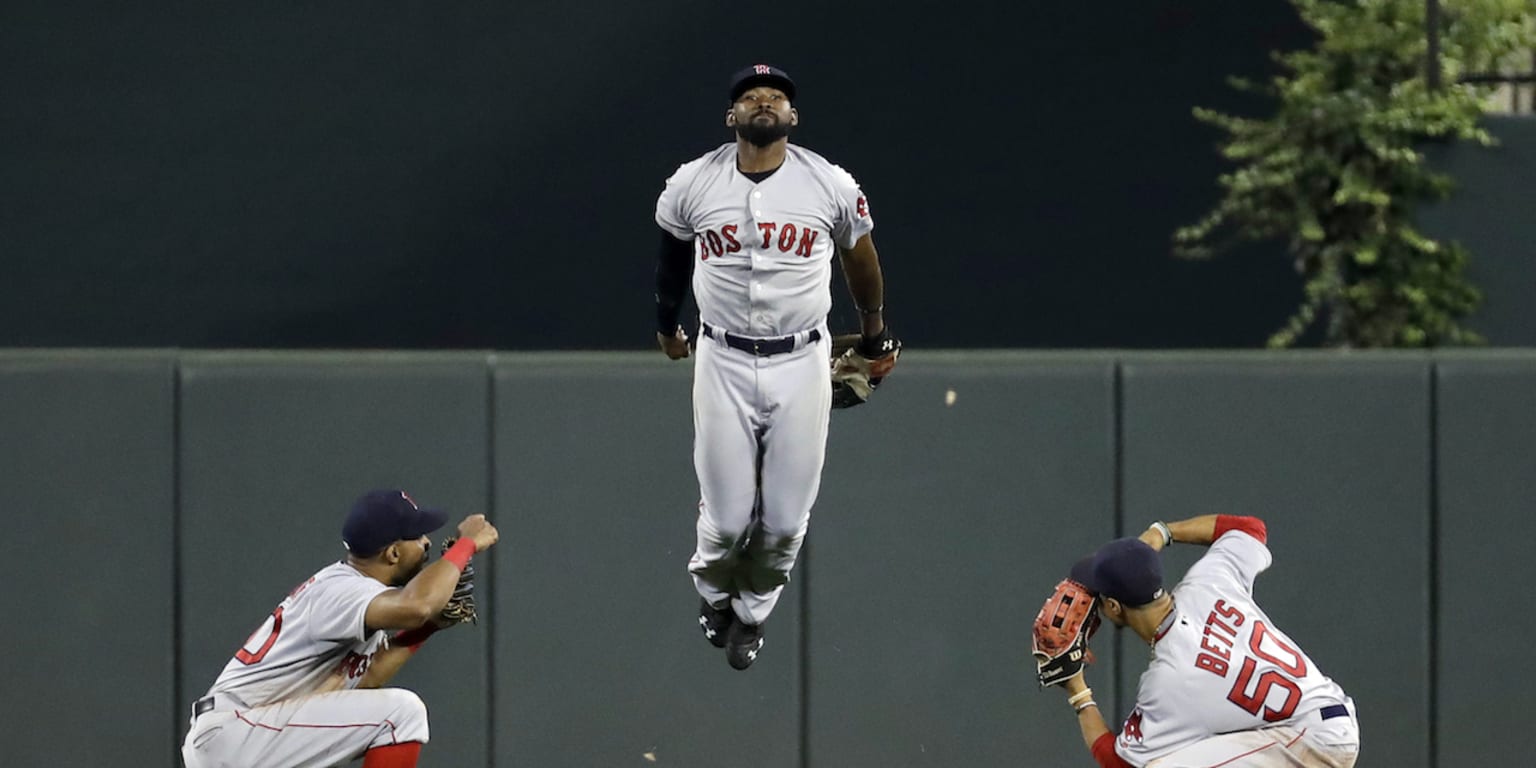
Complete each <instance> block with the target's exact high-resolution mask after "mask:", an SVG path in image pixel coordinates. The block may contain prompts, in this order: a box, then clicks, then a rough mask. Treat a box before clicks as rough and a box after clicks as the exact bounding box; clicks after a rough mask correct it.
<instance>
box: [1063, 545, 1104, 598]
mask: <svg viewBox="0 0 1536 768" xmlns="http://www.w3.org/2000/svg"><path fill="white" fill-rule="evenodd" d="M1067 578H1069V579H1071V580H1073V581H1075V582H1077V583H1079V584H1081V585H1083V586H1084V587H1087V588H1088V591H1089V592H1092V593H1093V594H1094V596H1095V597H1097V596H1098V594H1099V588H1098V585H1096V584H1094V583H1093V555H1092V554H1088V555H1084V556H1083V557H1082V559H1080V560H1078V561H1077V562H1075V563H1073V564H1072V570H1071V572H1070V573H1068V574H1067Z"/></svg>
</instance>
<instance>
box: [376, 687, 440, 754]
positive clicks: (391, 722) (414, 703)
mask: <svg viewBox="0 0 1536 768" xmlns="http://www.w3.org/2000/svg"><path fill="white" fill-rule="evenodd" d="M379 693H380V694H382V695H383V697H384V701H385V702H387V703H386V705H385V710H386V712H387V714H386V716H385V731H386V733H383V734H380V735H381V737H383V738H382V741H383V743H396V744H398V743H401V742H406V741H419V742H421V743H423V744H425V743H427V740H428V737H429V736H430V735H431V733H430V731H429V729H428V728H427V705H426V703H425V702H423V701H422V700H421V697H420V696H417V695H416V693H415V692H414V691H408V690H406V689H404V688H381V689H379Z"/></svg>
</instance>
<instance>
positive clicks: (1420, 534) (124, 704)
mask: <svg viewBox="0 0 1536 768" xmlns="http://www.w3.org/2000/svg"><path fill="white" fill-rule="evenodd" d="M688 375H689V372H688V366H687V364H681V365H672V364H668V363H667V362H666V361H664V360H662V359H661V358H660V356H659V355H654V354H645V355H626V354H528V355H510V354H495V355H490V354H485V353H442V354H404V353H213V352H186V353H175V352H169V351H167V352H134V353H116V352H108V351H93V352H55V351H11V352H0V510H4V512H3V515H4V519H5V521H6V524H7V530H8V531H9V532H10V533H11V534H12V536H13V539H14V543H15V546H13V547H12V549H11V551H10V552H9V553H8V555H7V557H6V558H4V560H3V562H4V576H5V581H6V583H7V584H8V585H9V589H8V594H9V597H8V598H7V602H6V606H7V608H8V609H9V610H8V613H10V614H11V615H12V616H13V617H18V618H17V619H16V620H14V621H13V622H12V624H11V627H10V629H9V630H7V633H6V636H7V638H8V641H7V642H6V644H5V646H4V647H5V650H6V652H5V654H4V655H3V657H0V658H3V661H0V664H3V665H4V666H3V679H5V680H6V681H8V687H7V690H11V691H15V692H25V695H12V696H4V697H0V720H3V721H4V722H6V723H8V728H9V730H8V733H10V734H11V736H10V746H9V747H8V749H9V754H10V755H11V759H10V761H9V762H8V763H7V764H8V765H16V766H26V767H27V768H31V767H33V766H36V767H38V768H42V767H44V766H60V765H103V764H119V763H116V762H114V760H115V759H117V758H118V756H121V755H123V754H132V755H135V756H136V758H135V761H134V763H133V764H135V765H146V766H148V765H173V764H174V755H175V754H176V752H175V749H176V745H177V744H178V743H179V740H180V737H181V732H182V731H183V729H184V728H185V723H186V716H187V707H188V704H189V702H190V700H191V699H193V698H195V697H196V696H197V695H199V694H200V693H201V692H202V691H203V690H204V689H205V688H206V687H207V685H208V684H209V683H210V682H211V681H212V679H213V677H214V676H215V675H216V674H217V672H218V670H219V668H220V667H221V666H222V665H223V663H224V662H225V661H226V660H227V658H228V656H229V654H230V653H231V652H232V649H233V648H235V647H236V646H237V645H238V643H239V642H240V641H241V640H242V639H243V638H244V637H245V636H246V635H247V634H249V632H250V630H251V628H252V627H253V626H254V625H255V624H256V623H257V622H259V620H260V619H261V617H262V616H263V615H264V614H265V613H266V612H267V611H268V610H269V609H270V607H271V605H272V604H273V603H274V602H275V601H276V600H277V599H279V598H280V597H281V596H282V595H283V594H284V593H285V592H286V591H287V590H288V589H289V587H291V585H292V584H293V583H295V582H296V581H298V580H300V579H302V578H304V577H305V576H307V575H308V574H309V573H311V572H312V571H314V570H315V569H317V568H318V567H320V566H321V565H323V564H324V563H325V562H326V561H328V560H330V559H331V558H334V557H337V556H338V555H339V554H340V548H339V544H338V540H337V539H338V533H337V529H338V526H339V522H340V518H341V515H342V513H343V510H345V508H346V506H347V505H348V503H349V502H350V500H351V499H352V497H353V496H355V495H356V494H357V493H358V492H359V491H361V490H363V489H366V488H370V487H375V486H403V487H406V488H408V489H410V490H411V491H412V492H413V494H414V495H415V496H416V497H417V498H419V499H422V500H423V501H425V502H427V503H431V504H437V505H443V506H445V507H447V508H449V509H450V510H453V511H454V512H455V513H463V514H468V513H471V512H480V511H484V512H487V513H488V514H490V515H491V517H492V518H493V519H494V520H495V521H496V522H497V523H498V525H499V527H500V528H501V530H502V534H503V535H502V543H501V545H500V546H498V547H497V548H496V549H495V550H494V551H493V554H492V555H491V556H489V557H488V558H486V560H487V562H485V563H484V564H482V567H481V569H480V573H481V575H482V585H483V586H482V589H483V592H482V596H483V601H484V606H485V610H484V614H485V621H484V622H482V624H480V625H479V626H477V627H473V628H469V629H465V630H456V631H454V632H452V633H449V634H447V635H444V636H440V637H437V638H434V639H433V640H432V642H431V643H430V644H429V645H428V646H427V648H426V649H425V652H423V653H422V654H421V655H420V656H419V657H418V658H417V660H415V661H413V662H412V664H411V665H410V666H409V667H408V668H407V669H406V670H405V671H404V672H403V673H402V675H401V677H400V679H399V683H400V684H401V685H405V686H408V687H411V688H413V689H415V690H417V691H419V692H420V693H421V695H422V696H423V698H424V699H425V700H426V702H427V704H428V707H429V710H430V712H431V715H432V733H433V742H432V744H431V745H430V746H429V747H428V749H427V751H426V753H425V761H424V765H428V766H452V767H455V768H458V767H461V766H498V767H500V766H505V767H506V768H511V767H512V766H519V767H521V766H625V765H635V766H641V765H650V764H652V763H651V762H650V761H648V760H647V759H646V758H645V755H646V754H650V755H652V756H654V757H655V758H656V762H655V763H654V764H656V765H670V766H713V765H721V764H730V765H743V766H765V767H767V768H780V767H783V768H810V767H811V766H815V767H816V768H847V767H850V766H851V767H857V766H871V767H873V766H892V765H903V766H944V767H946V768H947V767H949V766H959V765H964V766H1058V765H1059V766H1073V765H1086V764H1088V760H1087V756H1086V753H1085V752H1084V751H1083V750H1082V746H1081V743H1080V741H1079V739H1078V737H1077V734H1076V730H1075V726H1074V724H1073V722H1072V719H1071V717H1070V715H1069V714H1068V713H1067V711H1066V709H1065V707H1064V706H1063V705H1062V702H1060V701H1059V700H1058V699H1059V698H1060V697H1059V696H1058V695H1056V694H1055V693H1054V692H1051V693H1048V694H1047V693H1040V692H1038V691H1036V690H1035V686H1034V683H1033V679H1032V665H1031V664H1030V662H1029V659H1028V634H1029V625H1030V622H1031V621H1032V619H1033V616H1034V611H1035V608H1036V606H1037V605H1038V602H1039V600H1041V599H1043V597H1044V595H1045V594H1046V593H1047V592H1048V591H1049V588H1050V585H1051V584H1053V583H1054V582H1055V580H1056V579H1057V578H1058V577H1059V576H1060V575H1061V574H1062V573H1063V572H1064V570H1065V569H1066V568H1067V566H1068V565H1069V564H1070V563H1071V561H1072V559H1073V558H1074V557H1075V556H1076V555H1077V554H1079V553H1081V552H1084V551H1087V550H1089V549H1090V548H1092V547H1093V546H1095V545H1096V544H1097V543H1098V542H1100V541H1101V540H1104V539H1107V538H1110V537H1112V536H1115V535H1116V534H1118V533H1121V532H1135V531H1138V530H1140V529H1141V528H1142V527H1143V526H1145V525H1146V523H1147V522H1149V521H1151V520H1153V519H1157V518H1176V517H1181V516H1187V515H1196V514H1204V513H1210V512H1231V513H1244V514H1256V515H1260V516H1262V517H1263V518H1265V519H1266V520H1267V521H1268V524H1269V528H1270V533H1271V548H1272V550H1273V552H1274V554H1275V564H1274V566H1273V567H1272V568H1271V570H1270V571H1269V572H1268V573H1267V574H1265V575H1264V576H1263V577H1262V578H1261V579H1260V581H1259V584H1258V589H1257V593H1258V596H1259V599H1260V600H1261V601H1262V602H1263V604H1264V605H1265V607H1266V609H1267V610H1268V611H1269V613H1270V615H1271V616H1272V617H1273V618H1274V619H1275V620H1276V621H1278V622H1280V623H1281V624H1282V625H1283V626H1284V627H1285V628H1286V629H1287V631H1288V632H1289V633H1290V634H1291V635H1292V636H1293V637H1295V638H1297V639H1298V640H1299V641H1300V642H1302V643H1304V644H1305V647H1306V648H1307V649H1308V651H1309V652H1310V653H1311V654H1312V656H1313V657H1314V659H1315V660H1316V661H1317V663H1318V664H1320V665H1321V666H1323V668H1324V669H1326V670H1327V671H1328V672H1329V673H1330V674H1331V675H1333V676H1334V677H1336V678H1337V679H1338V680H1339V681H1340V682H1341V683H1342V684H1343V685H1344V686H1345V687H1346V689H1347V690H1348V691H1349V692H1350V693H1351V694H1352V695H1353V696H1354V697H1355V699H1356V701H1357V702H1358V704H1359V708H1360V713H1361V720H1362V727H1363V731H1364V739H1365V748H1364V754H1363V758H1362V761H1361V765H1362V766H1410V767H1411V766H1436V767H1437V768H1455V767H1456V766H1462V765H1478V764H1499V763H1509V762H1510V761H1516V762H1518V759H1519V757H1520V756H1519V755H1517V754H1515V752H1514V749H1515V747H1514V746H1513V744H1514V743H1513V742H1511V741H1510V740H1508V739H1507V738H1504V736H1506V735H1507V734H1508V733H1509V732H1511V731H1512V730H1514V729H1516V728H1518V727H1519V720H1518V718H1519V714H1518V713H1520V712H1523V711H1525V710H1527V709H1529V708H1530V707H1531V706H1532V705H1536V698H1533V697H1532V695H1531V694H1530V693H1529V692H1528V691H1527V690H1526V689H1525V688H1522V687H1520V686H1517V685H1501V684H1495V683H1492V682H1490V681H1489V679H1488V678H1487V676H1486V675H1468V674H1466V673H1465V665H1466V662H1467V658H1468V657H1467V653H1468V649H1467V647H1466V641H1465V639H1464V636H1465V628H1466V627H1468V626H1486V627H1488V631H1487V632H1486V633H1484V634H1483V635H1481V636H1480V637H1479V639H1478V641H1477V649H1476V656H1477V658H1478V659H1479V661H1478V665H1479V666H1480V667H1481V668H1484V669H1491V670H1498V673H1497V675H1498V676H1499V678H1500V679H1504V680H1523V679H1528V678H1530V677H1532V676H1533V675H1536V665H1533V663H1532V661H1531V659H1530V655H1529V654H1528V653H1526V651H1525V648H1524V645H1523V644H1522V643H1521V642H1520V639H1519V638H1521V637H1523V636H1525V635H1526V634H1528V633H1529V632H1530V631H1531V630H1533V629H1536V627H1531V626H1527V625H1526V624H1522V622H1526V620H1525V619H1523V618H1521V614H1520V613H1519V612H1518V611H1517V612H1514V613H1509V612H1504V611H1498V610H1497V608H1496V607H1497V606H1500V605H1506V606H1507V605H1514V604H1519V602H1520V601H1521V600H1523V599H1524V595H1525V592H1526V590H1525V587H1524V586H1523V585H1524V584H1526V583H1528V582H1530V581H1531V580H1532V578H1533V577H1536V572H1533V570H1532V559H1531V558H1530V557H1528V556H1526V553H1525V551H1524V549H1523V547H1524V544H1523V542H1526V541H1528V540H1529V539H1531V538H1532V536H1533V534H1536V523H1533V522H1532V520H1533V519H1536V515H1533V514H1532V513H1533V512H1536V509H1533V508H1532V502H1531V498H1533V496H1536V487H1533V486H1532V480H1531V478H1533V477H1536V458H1533V457H1536V437H1533V436H1536V420H1533V416H1532V414H1533V413H1536V352H1527V351H1488V352H1480V353H1466V354H1439V355H1402V354H1353V355H1336V354H1323V353H1311V354H1309V353H1294V354H1261V353H1252V354H1243V353H1230V354H1215V353H1145V354H1134V353H1089V352H1083V353H1059V354H1051V353H1044V354H1041V353H1015V352H994V353H980V352H926V353H924V352H914V353H912V354H911V355H908V356H904V357H903V362H902V365H901V368H900V369H899V371H898V373H897V374H896V375H895V376H894V377H893V378H892V379H891V380H890V381H889V382H888V386H886V387H885V388H884V389H882V390H881V392H880V397H879V398H878V399H877V400H876V402H875V403H873V404H872V405H869V406H866V407H863V408H859V409H855V410H852V411H846V412H839V413H837V414H835V415H834V418H833V430H832V437H831V441H830V446H829V454H828V460H827V468H826V474H827V482H826V483H824V485H823V491H822V494H821V498H820V500H819V502H818V504H817V507H816V511H815V513H814V521H813V525H812V530H813V533H812V535H811V537H810V540H809V544H808V551H807V553H806V555H805V558H804V561H803V562H802V564H801V566H800V567H799V569H798V570H797V571H796V574H795V579H794V581H793V582H792V584H791V586H790V588H789V591H788V593H787V595H786V598H785V599H784V601H783V602H782V603H781V605H780V608H779V611H778V612H777V613H776V614H775V617H774V620H773V622H772V623H771V624H770V625H769V631H768V644H767V647H766V649H765V652H764V655H763V658H762V661H761V662H760V663H759V664H757V665H756V666H754V667H753V668H752V669H751V670H750V671H749V672H747V673H745V674H742V673H737V672H734V671H733V670H731V669H729V667H727V666H726V665H725V664H724V663H723V661H722V659H720V658H719V656H720V654H719V652H717V651H714V650H713V649H711V648H709V647H708V646H707V645H706V644H705V643H704V642H702V641H701V640H700V639H699V638H698V637H697V629H696V627H695V626H694V619H695V616H694V611H695V608H696V599H695V596H694V593H693V590H692V585H691V582H690V581H689V579H688V577H687V574H686V573H685V571H684V563H685V561H686V559H687V557H688V555H689V554H690V552H691V549H692V543H693V531H692V523H693V517H694V514H695V510H694V503H695V500H696V485H695V481H694V478H693V473H692V467H691V462H690V445H691V425H690V416H689V404H688V390H689V386H688V381H687V380H688ZM949 392H953V393H954V399H953V403H952V404H946V395H947V393H949ZM1062 521H1070V522H1071V524H1070V525H1067V526H1065V527H1064V526H1063V525H1062ZM1196 554H1197V550H1195V549H1184V548H1177V547H1176V548H1175V549H1174V550H1173V551H1172V552H1171V553H1170V554H1169V555H1168V561H1169V567H1170V573H1173V574H1177V573H1181V572H1182V569H1183V568H1184V567H1186V566H1187V565H1188V563H1189V562H1191V561H1192V559H1193V557H1194V556H1195V555H1196ZM1490 610H1493V611H1496V612H1497V614H1498V615H1497V616H1496V617H1494V616H1493V615H1492V614H1490V613H1489V611H1490ZM40 617H47V618H46V620H42V619H41V618H40ZM1526 623H1527V624H1528V622H1526ZM1112 637H1113V638H1114V639H1110V638H1112ZM1098 646H1099V650H1100V658H1101V662H1100V664H1099V666H1098V667H1097V668H1095V670H1094V671H1093V672H1092V675H1093V679H1094V682H1095V685H1096V686H1097V687H1098V689H1099V690H1100V691H1101V693H1100V695H1099V699H1100V702H1101V703H1102V704H1104V706H1105V707H1106V709H1107V710H1113V712H1114V713H1115V714H1117V715H1123V714H1124V713H1125V711H1126V709H1127V708H1128V704H1129V701H1130V697H1131V695H1132V691H1133V690H1134V685H1135V676H1136V674H1137V673H1138V672H1139V671H1140V669H1141V661H1140V660H1141V658H1142V653H1143V651H1141V650H1140V646H1139V644H1138V643H1136V642H1133V641H1129V640H1127V639H1126V638H1125V637H1123V636H1118V637H1117V636H1115V635H1114V634H1113V633H1107V634H1105V635H1102V636H1101V638H1100V639H1099V640H1098ZM81 723H93V724H94V725H92V726H91V727H89V728H84V727H82V726H81V725H80V724H81Z"/></svg>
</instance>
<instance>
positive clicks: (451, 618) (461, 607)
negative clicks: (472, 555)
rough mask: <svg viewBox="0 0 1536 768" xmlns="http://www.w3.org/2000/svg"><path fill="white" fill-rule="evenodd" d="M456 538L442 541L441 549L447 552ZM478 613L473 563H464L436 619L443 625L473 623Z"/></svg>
mask: <svg viewBox="0 0 1536 768" xmlns="http://www.w3.org/2000/svg"><path fill="white" fill-rule="evenodd" d="M455 541H458V539H456V538H449V539H445V540H444V541H443V551H444V552H447V551H448V548H449V547H451V546H453V543H454V542H455ZM477 618H479V614H478V613H476V612H475V564H474V563H473V562H469V563H466V564H465V565H464V570H463V571H461V572H460V573H459V583H458V584H457V585H455V586H454V588H453V597H450V598H448V604H447V605H445V606H443V610H442V611H441V612H439V613H438V614H437V621H438V623H439V624H442V625H444V626H451V625H454V624H463V623H465V622H469V623H475V620H476V619H477Z"/></svg>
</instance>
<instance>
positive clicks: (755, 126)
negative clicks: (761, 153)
mask: <svg viewBox="0 0 1536 768" xmlns="http://www.w3.org/2000/svg"><path fill="white" fill-rule="evenodd" d="M792 127H793V126H791V125H790V124H789V121H787V120H780V119H778V116H777V115H775V116H774V119H773V121H772V122H769V121H758V120H755V119H752V118H748V119H747V122H746V124H745V125H742V124H741V123H737V124H736V135H737V136H740V137H741V138H743V139H746V140H747V142H748V143H750V144H751V145H752V146H754V147H766V146H768V145H769V144H772V143H774V142H775V141H778V140H779V139H782V138H784V137H786V136H788V135H789V131H790V128H792Z"/></svg>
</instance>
